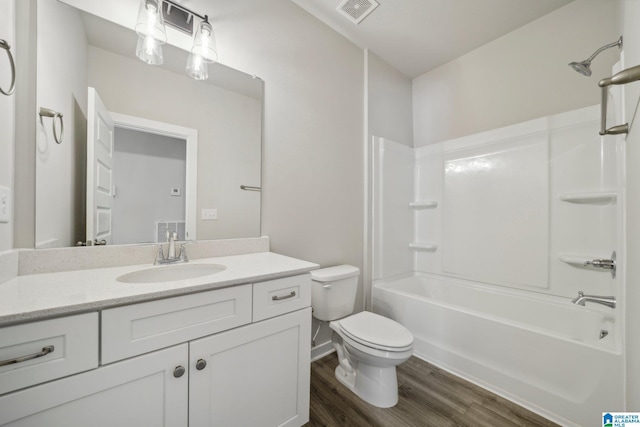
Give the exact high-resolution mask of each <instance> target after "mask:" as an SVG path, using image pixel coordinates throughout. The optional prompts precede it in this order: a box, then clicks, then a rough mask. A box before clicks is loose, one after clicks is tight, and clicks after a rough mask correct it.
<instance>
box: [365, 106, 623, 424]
mask: <svg viewBox="0 0 640 427" xmlns="http://www.w3.org/2000/svg"><path fill="white" fill-rule="evenodd" d="M615 120H616V119H615V118H613V119H612V122H613V121H615ZM599 125H600V123H599V107H598V106H593V107H588V108H583V109H580V110H575V111H571V112H567V113H562V114H558V115H554V116H548V117H544V118H540V119H536V120H532V121H528V122H525V123H520V124H517V125H513V126H509V127H506V128H501V129H496V130H492V131H489V132H484V133H481V134H476V135H471V136H468V137H464V138H459V139H456V140H451V141H445V142H441V143H439V144H435V145H430V146H426V147H421V148H417V149H413V148H409V147H406V146H403V145H400V144H397V143H395V142H392V141H388V140H384V139H382V138H374V141H373V145H374V147H373V153H374V155H373V161H374V165H373V171H374V201H373V203H374V207H373V212H374V215H373V216H374V236H373V242H374V244H373V246H374V250H373V263H374V265H373V275H374V284H373V290H372V294H373V310H374V311H375V312H378V313H382V314H385V315H387V316H389V317H391V318H393V319H395V320H398V321H399V322H400V323H402V324H404V325H405V326H406V327H407V328H409V329H410V330H411V332H412V333H413V334H414V336H415V339H416V355H418V356H420V357H422V358H424V359H426V360H428V361H430V362H432V363H435V364H437V365H440V366H442V367H444V368H445V369H448V370H450V371H452V372H454V373H457V374H459V375H461V376H463V377H465V378H467V379H469V380H471V381H474V382H476V383H478V384H480V385H482V386H484V387H486V388H488V389H490V390H492V391H494V392H497V393H498V394H502V395H504V396H505V397H507V398H510V399H512V400H514V401H516V402H517V403H519V404H521V405H523V406H526V407H528V408H530V409H532V410H534V411H536V412H538V413H540V414H542V415H544V416H546V417H548V418H550V419H553V420H555V421H557V422H559V423H561V424H563V425H585V426H588V425H598V424H597V423H598V422H599V420H600V416H601V413H602V412H604V411H616V410H622V407H623V402H624V399H623V390H624V371H623V341H622V337H623V319H624V304H623V303H622V302H624V284H623V280H624V274H621V272H622V271H621V269H623V268H624V253H623V248H624V245H623V239H624V233H623V227H624V222H623V214H622V212H623V209H622V208H623V204H624V194H623V190H624V186H623V182H624V171H623V169H624V168H623V165H624V150H623V145H622V139H621V138H619V137H611V136H607V137H600V136H599V135H598V129H599ZM614 250H615V251H616V252H617V267H618V270H619V271H618V275H617V278H615V279H614V278H613V277H612V274H611V271H610V270H605V269H601V268H594V267H591V266H585V265H584V263H585V262H586V261H590V260H593V259H608V258H611V255H612V252H613V251H614ZM579 291H584V293H585V294H593V295H601V296H609V295H614V296H616V297H617V299H618V306H617V307H616V308H615V309H612V308H609V307H605V306H601V305H595V304H590V303H587V305H586V306H584V307H582V306H577V305H574V304H572V303H571V299H572V298H574V297H575V296H577V294H578V292H579Z"/></svg>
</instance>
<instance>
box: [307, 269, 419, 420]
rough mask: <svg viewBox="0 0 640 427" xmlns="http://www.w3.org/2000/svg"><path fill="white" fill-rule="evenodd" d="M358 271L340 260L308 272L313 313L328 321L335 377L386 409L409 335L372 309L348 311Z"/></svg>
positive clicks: (408, 350) (408, 349) (407, 352)
mask: <svg viewBox="0 0 640 427" xmlns="http://www.w3.org/2000/svg"><path fill="white" fill-rule="evenodd" d="M359 272H360V271H359V270H358V268H357V267H353V266H349V265H341V266H336V267H329V268H325V269H320V270H315V271H312V272H311V279H312V282H311V284H312V291H311V305H312V307H313V315H314V317H316V318H317V319H319V320H324V321H329V322H330V323H329V326H330V327H331V329H332V330H333V331H334V332H333V335H332V339H331V340H332V342H333V345H334V348H335V350H336V352H337V354H338V362H339V363H338V366H337V367H336V370H335V375H336V378H337V379H338V381H340V383H342V384H343V385H344V386H346V387H347V388H348V389H350V390H351V391H353V392H354V393H355V394H356V395H357V396H358V397H360V398H361V399H362V400H364V401H366V402H368V403H370V404H372V405H374V406H377V407H380V408H389V407H392V406H395V405H396V403H398V380H397V376H396V366H397V365H399V364H401V363H404V362H405V361H407V360H408V359H409V357H411V355H412V354H413V335H412V334H411V332H410V331H409V330H408V329H407V328H405V327H404V326H402V325H401V324H399V323H397V322H395V321H394V320H391V319H389V318H386V317H384V316H380V315H378V314H375V313H371V312H367V311H363V312H360V313H356V314H351V313H352V312H353V307H354V303H355V295H356V291H357V284H358V275H359Z"/></svg>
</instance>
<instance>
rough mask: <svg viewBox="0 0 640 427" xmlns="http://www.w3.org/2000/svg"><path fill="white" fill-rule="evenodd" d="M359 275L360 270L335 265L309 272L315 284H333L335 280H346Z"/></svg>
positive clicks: (349, 266)
mask: <svg viewBox="0 0 640 427" xmlns="http://www.w3.org/2000/svg"><path fill="white" fill-rule="evenodd" d="M358 274H360V269H359V268H358V267H354V266H353V265H347V264H344V265H336V266H334V267H327V268H321V269H319V270H313V271H312V272H311V280H315V281H316V282H333V281H335V280H340V279H347V278H349V277H355V276H357V275H358Z"/></svg>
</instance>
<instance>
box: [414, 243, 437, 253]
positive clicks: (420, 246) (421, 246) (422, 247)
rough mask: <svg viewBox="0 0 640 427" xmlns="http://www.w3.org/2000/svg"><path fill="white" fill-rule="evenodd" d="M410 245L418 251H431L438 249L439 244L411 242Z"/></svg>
mask: <svg viewBox="0 0 640 427" xmlns="http://www.w3.org/2000/svg"><path fill="white" fill-rule="evenodd" d="M409 247H410V248H411V249H414V250H416V251H429V252H435V251H436V250H437V249H438V245H436V244H434V243H409Z"/></svg>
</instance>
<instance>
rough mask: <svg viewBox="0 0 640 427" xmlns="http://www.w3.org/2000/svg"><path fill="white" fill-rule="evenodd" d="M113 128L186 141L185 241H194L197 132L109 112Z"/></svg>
mask: <svg viewBox="0 0 640 427" xmlns="http://www.w3.org/2000/svg"><path fill="white" fill-rule="evenodd" d="M109 113H110V114H111V118H112V119H113V122H114V124H115V127H117V128H121V129H129V130H135V131H139V132H145V133H152V134H155V135H162V136H167V137H171V138H178V139H184V140H185V141H186V146H187V147H186V148H187V153H186V154H187V156H186V170H187V174H186V177H185V178H186V181H185V212H184V214H185V233H186V235H185V240H196V224H197V202H198V198H197V192H198V130H197V129H193V128H187V127H183V126H178V125H173V124H170V123H165V122H159V121H156V120H149V119H143V118H141V117H135V116H130V115H127V114H120V113H114V112H113V111H110V112H109Z"/></svg>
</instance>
